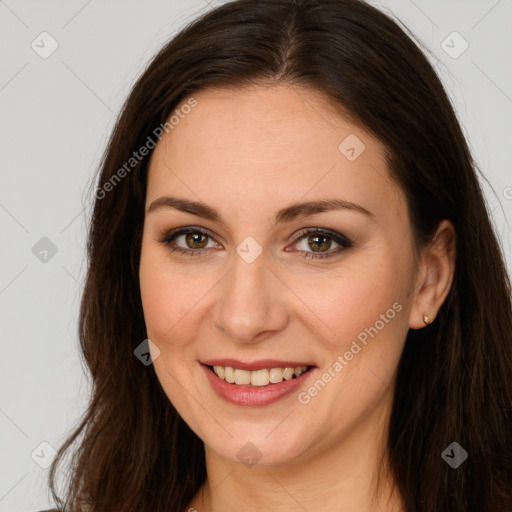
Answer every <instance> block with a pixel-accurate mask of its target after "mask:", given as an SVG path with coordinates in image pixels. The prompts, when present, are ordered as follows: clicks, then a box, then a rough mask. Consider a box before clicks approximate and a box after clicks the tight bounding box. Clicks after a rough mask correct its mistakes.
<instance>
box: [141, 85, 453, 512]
mask: <svg viewBox="0 0 512 512" xmlns="http://www.w3.org/2000/svg"><path fill="white" fill-rule="evenodd" d="M194 98H195V99H196V100H197V105H196V106H195V107H194V108H193V109H191V111H190V112H189V113H188V114H187V115H186V116H184V118H183V119H181V120H180V122H179V124H177V125H175V126H174V128H173V129H172V130H170V131H169V133H168V134H165V135H164V137H163V138H162V140H161V141H160V142H159V143H158V144H157V147H156V149H155V151H154V153H153V155H152V157H151V162H150V170H149V179H148V187H147V197H146V211H147V210H148V208H149V206H150V205H151V204H152V202H153V201H155V200H156V199H158V198H160V197H161V196H165V195H172V196H175V197H180V198H185V199H189V200H193V201H202V202H204V203H207V204H208V205H210V206H211V207H213V208H215V209H216V210H217V211H218V212H219V213H220V214H221V216H222V219H223V221H224V222H218V221H212V220H207V219H204V218H201V217H198V216H196V215H194V214H191V213H185V212H181V211H178V210H176V209H173V208H162V209H159V210H155V211H153V212H151V213H146V218H145V224H144V231H143V241H142V253H141V262H140V285H141V296H142V302H143V308H144V315H145V321H146V326H147V331H148V337H149V339H150V340H151V341H152V342H153V343H154V344H155V345H156V346H157V347H158V349H159V350H160V354H159V356H158V357H156V359H155V360H154V369H155V371H156V373H157V376H158V378H159V380H160V382H161V385H162V387H163V389H164V391H165V393H166V394H167V396H168V397H169V400H171V402H172V403H173V404H174V406H175V407H176V409H177V410H178V412H179V413H180V414H181V416H182V417H183V418H184V420H185V421H186V422H187V423H188V425H189V426H190V427H191V428H192V430H194V432H195V433H196V434H197V435H198V436H199V437H200V438H201V439H202V440H203V441H204V443H205V455H206V465H207V473H208V474H207V479H206V482H205V484H204V485H203V487H202V488H201V489H200V491H199V492H198V493H197V495H196V496H195V497H194V499H193V501H192V502H191V503H190V507H189V509H190V508H192V509H195V510H197V511H198V512H218V511H231V510H233V511H234V510H246V511H249V512H250V511H253V510H254V511H256V510H258V511H260V510H271V511H276V512H277V511H287V512H290V511H295V510H297V511H303V510H310V511H311V510H320V509H321V510H323V511H335V510H336V511H337V512H340V511H345V512H349V511H356V510H357V511H358V512H361V511H401V510H403V507H402V504H401V501H400V498H399V496H398V495H397V493H396V490H395V486H394V482H393V480H392V479H391V477H389V475H388V473H387V472H386V468H387V464H386V463H387V460H386V456H385V455H386V454H385V450H384V447H385V440H386V435H387V425H388V422H389V414H390V411H391V405H392V399H393V391H394V383H395V375H396V369H397V365H398V362H399V358H400V355H401V353H402V349H403V345H404V341H405V337H406V334H407V331H408V329H409V328H412V329H420V328H422V327H424V326H425V324H424V322H423V312H427V313H428V314H429V316H430V319H431V320H433V319H434V318H435V315H436V313H437V311H438V310H439V308H440V306H441V304H442V303H443V301H444V299H445V297H446V295H447V293H448V291H449V288H450V285H451V282H452V279H453V269H454V244H455V232H454V229H453V226H452V224H451V223H450V222H448V221H443V222H442V223H440V225H439V229H438V231H437V235H436V238H435V241H434V243H432V244H431V245H430V246H428V247H426V248H425V249H424V250H423V251H422V252H421V253H420V254H419V257H418V258H415V254H414V251H413V246H414V244H413V237H412V231H411V226H410V222H409V217H408V213H407V206H406V202H405V196H404V195H403V193H402V191H401V190H400V189H399V188H397V187H396V185H395V184H394V183H393V182H392V181H391V180H390V178H389V171H388V169H387V167H386V163H385V159H384V148H383V146H382V145H381V143H380V142H379V141H378V140H376V139H375V138H374V137H372V136H371V135H370V134H369V133H368V132H367V131H365V130H364V129H363V128H362V127H360V126H358V125H356V124H353V123H352V122H350V121H348V120H347V118H346V116H343V115H342V113H341V111H340V110H339V109H335V108H334V107H333V106H332V103H330V102H329V101H328V100H327V99H326V98H325V97H324V96H323V95H322V94H321V93H319V92H315V91H311V90H308V89H305V88H302V87H298V86H295V85H294V86H291V85H273V86H251V87H247V88H244V89H220V88H217V89H212V88H210V89H206V90H204V91H201V92H200V93H198V94H194ZM349 134H355V135H356V136H357V137H358V138H359V139H360V140H361V141H362V142H363V143H364V145H365V150H364V151H363V152H362V153H361V154H360V155H359V156H358V157H357V158H356V159H355V160H354V161H350V160H349V159H347V158H346V156H345V155H344V154H342V153H341V152H340V150H339V149H338V145H339V144H340V142H342V141H343V140H344V139H345V138H346V137H347V136H348V135H349ZM326 198H336V199H342V200H345V201H350V202H352V203H357V204H359V205H361V206H363V207H364V208H366V209H367V210H369V211H371V212H372V214H373V218H372V217H369V216H366V215H364V214H362V213H359V212H357V211H354V210H349V209H339V210H334V211H328V212H322V213H315V214H313V215H309V216H306V217H299V218H296V219H293V220H290V221H288V222H285V223H282V224H279V225H274V215H275V214H276V212H277V211H278V210H280V209H281V208H283V207H284V206H287V205H290V204H292V203H295V202H298V201H313V200H322V199H326ZM185 226H200V227H203V228H205V229H208V230H209V231H211V232H212V234H213V236H212V238H210V237H206V238H205V239H204V240H203V239H201V237H199V242H200V243H203V245H204V244H207V246H206V247H205V248H202V249H201V248H200V249H196V248H194V247H196V246H194V245H193V243H194V241H193V240H192V241H190V240H189V241H188V244H187V238H186V235H183V236H178V237H177V238H175V239H174V245H175V246H179V247H181V248H184V249H187V248H188V249H189V250H190V251H196V252H197V251H202V254H200V255H193V256H187V255H183V254H178V253H177V251H174V252H171V247H170V246H169V245H165V243H163V242H162V241H161V240H162V238H163V237H164V236H165V233H167V232H169V231H171V230H172V229H175V228H180V227H185ZM302 228H324V229H331V230H334V231H336V232H338V233H341V234H343V235H345V236H346V237H348V238H349V239H350V240H351V241H352V246H351V247H349V248H346V249H344V250H343V251H342V252H339V253H337V254H334V255H333V256H332V257H330V258H324V259H304V258H303V257H302V256H304V255H305V254H306V255H311V254H315V252H314V248H313V246H314V243H313V242H312V236H314V235H312V234H309V235H305V236H303V237H302V238H301V239H299V240H297V241H295V240H294V238H293V235H294V234H295V233H298V232H299V230H301V229H302ZM313 231H314V230H313ZM249 236H250V237H252V238H254V239H255V240H256V241H257V242H258V244H259V245H260V246H261V248H262V253H261V254H260V255H259V256H258V257H257V258H256V259H255V261H253V262H252V263H248V262H247V261H245V260H244V259H243V258H242V257H240V256H239V254H238V253H237V252H236V248H237V246H238V245H239V244H240V243H241V242H242V241H244V239H246V237H249ZM324 242H325V240H323V239H322V240H321V241H320V243H321V244H322V243H324ZM329 242H330V243H331V245H330V246H328V244H329ZM196 243H197V242H196ZM322 247H323V249H322V251H323V252H329V251H331V253H332V252H334V251H335V250H336V249H337V248H338V247H339V245H338V244H337V243H336V242H335V241H334V240H333V239H332V238H328V239H327V247H325V245H324V246H322ZM286 248H288V249H289V251H285V249H286ZM396 303H398V304H399V305H400V306H401V308H400V311H399V312H397V313H396V315H394V317H393V318H392V319H388V322H385V323H384V327H383V328H381V329H380V330H379V331H378V334H377V335H375V336H374V337H369V338H368V342H367V345H366V346H363V348H362V350H361V351H359V352H358V353H357V355H355V356H354V357H353V359H352V360H351V361H349V362H348V364H346V366H344V367H343V369H342V370H341V371H339V372H337V373H336V376H335V377H333V378H332V379H331V380H330V382H328V384H327V385H325V387H324V388H323V389H322V390H321V391H320V392H319V393H318V394H317V395H316V396H314V397H311V400H310V401H309V402H308V403H307V404H303V403H299V401H298V399H297V393H292V395H290V396H288V397H286V398H284V399H282V400H279V401H278V402H276V403H274V404H270V405H266V406H262V407H244V406H238V405H233V404H229V403H227V402H225V401H223V400H222V399H221V398H219V397H218V396H217V395H216V394H215V392H214V391H213V390H212V388H211V386H210V384H209V382H208V380H207V379H206V376H205V375H204V372H203V370H202V368H201V367H200V365H199V362H198V361H200V360H206V359H210V358H223V357H226V358H227V357H231V358H235V359H238V360H243V361H254V360H257V359H279V360H286V359H293V360H298V361H313V362H314V363H315V365H316V366H317V367H318V368H317V369H315V370H314V372H316V375H315V377H314V378H313V377H312V376H310V377H309V380H308V384H307V385H305V386H303V388H301V389H300V390H299V391H307V390H308V388H309V387H310V386H311V384H310V383H313V382H314V381H316V380H317V379H318V378H319V377H320V376H321V375H322V374H323V373H324V372H325V371H327V370H328V369H329V368H332V366H333V364H334V363H335V361H336V360H337V358H338V356H340V355H341V356H343V354H344V353H345V352H346V351H347V350H349V349H350V346H351V343H352V342H353V340H356V339H357V336H358V334H360V333H361V332H363V331H364V330H365V329H366V328H369V327H370V326H375V325H376V322H377V321H378V320H379V319H380V318H382V317H381V315H383V314H386V311H388V310H389V309H390V308H391V309H392V307H393V304H396ZM247 442H251V443H252V444H253V445H255V446H256V447H257V449H258V451H259V456H260V459H259V460H258V463H257V464H256V465H255V466H253V467H250V466H248V465H245V464H243V463H242V461H240V460H239V459H238V457H237V452H238V451H239V450H240V449H241V448H242V447H243V446H244V445H246V443H247ZM381 458H382V465H381V466H380V465H379V462H380V461H381ZM379 468H380V469H379Z"/></svg>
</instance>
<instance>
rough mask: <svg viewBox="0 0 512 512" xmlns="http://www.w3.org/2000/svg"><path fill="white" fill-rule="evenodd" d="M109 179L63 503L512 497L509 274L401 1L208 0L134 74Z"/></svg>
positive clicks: (97, 234) (128, 507) (199, 504)
mask: <svg viewBox="0 0 512 512" xmlns="http://www.w3.org/2000/svg"><path fill="white" fill-rule="evenodd" d="M95 198H96V201H95V204H94V212H93V218H92V223H91V228H90V229H91V230H90V233H89V243H88V256H89V267H88V274H87V280H86V286H85V291H84V295H83V299H82V306H81V313H80V340H81V347H82V350H83V354H84V357H85V360H86V362H87V365H88V367H89V369H90V371H91V375H92V381H93V392H92V397H91V402H90V405H89V408H88V410H87V411H86V414H85V415H84V418H83V420H82V422H81V423H80V425H78V426H77V428H76V429H75V431H74V432H73V433H72V435H71V436H70V437H69V439H68V440H67V441H66V443H65V444H64V445H63V446H62V447H61V449H60V451H59V454H58V457H57V458H56V460H55V461H54V464H53V466H52V468H51V472H50V485H51V489H52V493H53V497H54V499H55V500H56V501H57V503H59V507H61V508H63V509H66V510H73V511H74V510H81V509H83V510H90V511H102V512H103V511H107V510H108V511H109V512H114V511H123V512H124V511H138V512H140V511H148V512H149V511H152V512H154V511H157V510H158V511H160V510H161V511H164V510H165V511H176V512H178V511H179V512H182V511H185V510H188V511H194V510H196V511H199V512H202V511H211V512H217V511H219V510H244V511H252V510H261V509H264V510H272V511H281V510H286V511H290V510H308V511H315V510H323V511H334V510H337V511H349V510H350V511H353V510H358V511H370V510H371V511H377V510H379V511H386V512H391V511H394V512H395V511H403V512H413V511H414V512H420V511H421V512H434V511H436V512H437V511H441V510H442V511H444V510H456V511H466V512H474V511H477V510H478V511H489V512H490V511H493V512H495V511H506V510H508V511H510V510H512V458H511V455H512V427H511V425H512V407H511V406H512V379H511V375H510V369H511V367H512V343H511V342H512V340H511V332H512V312H511V303H510V282H509V278H508V276H507V274H506V270H505V265H504V261H503V255H502V253H501V250H500V247H499V245H498V242H497V239H496V235H495V233H494V231H493V228H492V225H491V222H490V219H489V213H488V211H487V209H486V205H485V201H484V198H483V195H482V191H481V189H480V186H479V182H478V177H477V174H476V166H475V164H474V162H473V160H472V158H471V155H470V152H469V150H468V146H467V143H466V141H465V139H464V137H463V134H462V132H461V129H460V126H459V123H458V121H457V119H456V116H455V114H454V111H453V108H452V106H451V105H450V103H449V100H448V98H447V96H446V93H445V92H444V90H443V87H442V85H441V83H440V81H439V79H438V78H437V76H436V74H435V72H434V71H433V69H432V67H431V66H430V64H429V63H428V61H427V59H426V58H425V57H424V56H423V55H422V53H421V52H420V50H419V49H418V48H417V46H416V45H415V44H414V42H413V41H412V40H411V39H410V38H409V37H408V36H407V35H406V34H405V33H404V32H403V31H402V30H401V29H400V28H399V27H398V25H397V24H396V23H395V22H394V21H393V20H391V19H390V18H388V17H387V16H385V15H384V14H382V13H381V12H379V11H378V10H376V9H375V8H373V7H371V6H369V5H367V4H365V3H363V2H362V1H359V0H322V1H320V0H306V1H299V0H297V1H292V0H277V1H270V0H263V1H257V2H256V1H249V0H238V1H234V2H231V3H228V4H224V5H222V6H220V7H218V8H216V9H214V10H212V11H210V12H208V13H206V14H205V15H203V16H202V17H201V18H199V19H197V20H196V21H195V22H193V23H192V24H190V25H189V26H187V27H186V28H185V29H183V30H182V31H181V32H180V33H179V34H178V35H176V36H175V37H174V38H173V39H172V40H171V41H170V42H169V43H168V44H167V45H166V46H165V47H164V48H163V49H162V50H161V51H160V53H159V54H158V55H157V56H156V57H155V58H154V59H153V61H152V62H151V63H150V65H149V67H148V68H147V69H146V71H145V72H144V73H143V75H142V76H141V78H140V79H139V80H138V82H137V84H136V85H135V87H134V88H133V90H132V92H131V94H130V96H129V98H128V100H127V102H126V104H125V107H124V109H123V111H122V113H121V115H120V117H119V120H118V123H117V125H116V128H115V130H114V133H113V135H112V138H111V140H110V143H109V146H108V148H107V151H106V153H105V155H104V159H103V164H102V168H101V175H100V178H99V182H98V184H97V186H96V190H95ZM151 363H152V364H151ZM78 440H79V444H78V447H77V448H76V451H75V453H74V460H73V466H72V468H71V469H70V471H69V483H68V486H67V489H66V491H65V495H64V498H63V499H60V498H59V497H58V494H57V491H56V489H55V480H56V472H57V468H58V466H59V465H60V463H61V461H62V459H63V457H64V454H65V453H66V452H67V450H68V449H69V448H71V446H72V444H73V443H75V441H78ZM80 505H82V508H80Z"/></svg>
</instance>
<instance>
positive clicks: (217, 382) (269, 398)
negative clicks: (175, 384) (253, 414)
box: [201, 363, 315, 407]
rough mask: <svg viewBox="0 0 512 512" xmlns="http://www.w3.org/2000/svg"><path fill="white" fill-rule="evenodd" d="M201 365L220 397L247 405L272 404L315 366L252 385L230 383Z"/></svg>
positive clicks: (287, 393) (290, 390) (290, 392)
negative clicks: (268, 382) (290, 377)
mask: <svg viewBox="0 0 512 512" xmlns="http://www.w3.org/2000/svg"><path fill="white" fill-rule="evenodd" d="M201 367H202V368H203V370H204V372H205V373H206V377H207V378H208V380H209V381H210V384H211V386H212V388H213V389H214V391H215V392H216V393H217V394H218V395H219V396H220V397H221V398H222V399H224V400H225V401H226V402H229V403H231V404H235V405H245V406H249V407H257V406H261V405H268V404H272V403H274V402H277V401H278V400H281V399H282V398H285V397H287V396H289V395H291V394H292V393H293V392H294V391H296V390H297V388H299V387H300V386H302V384H304V383H305V382H306V380H307V379H308V378H309V376H310V374H311V373H312V372H313V371H314V370H315V368H310V369H309V370H308V371H307V372H305V373H303V374H301V375H300V376H299V377H296V378H295V379H289V380H283V381H282V382H279V383H277V384H269V385H268V386H262V387H256V386H254V387H253V386H239V385H238V384H230V383H229V382H226V381H225V380H224V379H221V378H219V377H217V375H216V374H215V373H214V372H213V371H212V370H210V368H209V367H208V366H206V365H204V364H202V363H201Z"/></svg>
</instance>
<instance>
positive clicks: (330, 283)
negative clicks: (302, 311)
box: [300, 251, 410, 362]
mask: <svg viewBox="0 0 512 512" xmlns="http://www.w3.org/2000/svg"><path fill="white" fill-rule="evenodd" d="M406 256H407V255H406ZM408 266H410V262H408V260H407V258H406V257H404V256H402V258H401V259H400V258H398V257H397V256H395V254H393V251H388V252H387V251H376V252H375V254H374V255H372V256H371V257H366V258H362V257H361V258H354V260H353V261H351V262H350V264H349V263H348V261H347V265H346V266H344V267H343V270H342V271H338V272H336V273H330V274H329V275H327V274H326V275H325V276H319V277H318V279H316V280H315V281H314V286H311V282H310V283H309V285H308V286H307V287H306V283H305V282H303V283H302V285H301V289H302V290H303V291H304V292H303V293H301V294H300V295H301V296H302V298H303V301H304V302H305V303H306V304H311V305H312V310H313V311H314V312H315V314H316V316H315V317H314V318H315V319H314V320H313V323H312V324H311V326H310V328H311V329H315V330H316V332H317V333H319V334H320V333H323V336H322V339H323V340H324V344H325V348H326V349H327V350H328V352H329V353H330V354H333V355H334V354H336V355H339V354H343V353H345V351H347V350H349V349H350V348H351V346H352V342H353V341H354V340H359V341H360V342H361V343H359V345H361V347H366V345H364V342H365V341H366V342H368V341H369V340H373V339H379V340H380V342H379V344H378V346H376V347H375V349H372V351H368V350H366V349H365V352H366V354H365V357H363V358H359V357H358V359H360V361H361V362H363V361H364V360H366V359H367V357H368V356H370V353H373V355H374V356H375V357H378V355H379V354H380V355H381V354H382V352H386V351H387V352H388V353H389V354H390V355H391V354H394V355H393V357H392V358H391V359H396V358H398V357H399V354H400V351H401V347H402V342H403V339H404V336H405V333H406V332H407V315H406V314H405V313H406V311H407V309H408V302H407V301H408V300H409V299H408V298H407V290H408V288H409V285H410V283H409V280H410V277H409V276H410V273H409V272H408V271H407V267H408ZM368 346H369V344H368ZM354 350H357V349H354Z"/></svg>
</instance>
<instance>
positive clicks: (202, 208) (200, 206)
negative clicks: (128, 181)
mask: <svg viewBox="0 0 512 512" xmlns="http://www.w3.org/2000/svg"><path fill="white" fill-rule="evenodd" d="M167 208H172V209H175V210H178V211H181V212H185V213H191V214H192V215H197V216H198V217H202V218H204V219H208V220H211V221H214V222H221V223H224V221H223V220H222V216H221V215H220V213H219V212H218V211H217V210H215V208H212V207H211V206H208V205H207V204H205V203H202V202H200V201H190V200H189V199H182V198H178V197H171V196H163V197H159V198H158V199H155V200H154V201H153V202H152V203H151V205H150V206H149V208H148V209H147V211H146V214H150V213H152V212H155V211H158V210H162V209H167ZM341 209H345V210H352V211H355V212H359V213H362V214H363V215H366V216H368V217H370V218H371V219H373V220H374V219H375V216H374V214H373V213H372V212H370V211H369V210H367V209H366V208H364V207H363V206H361V205H359V204H356V203H351V202H349V201H343V200H341V199H323V200H319V201H308V202H302V203H294V204H292V205H290V206H286V207H285V208H282V209H281V210H279V211H278V212H277V213H276V215H275V224H279V223H283V222H290V221H292V220H294V219H296V218H302V217H307V216H309V215H314V214H316V213H323V212H328V211H333V210H341Z"/></svg>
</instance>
